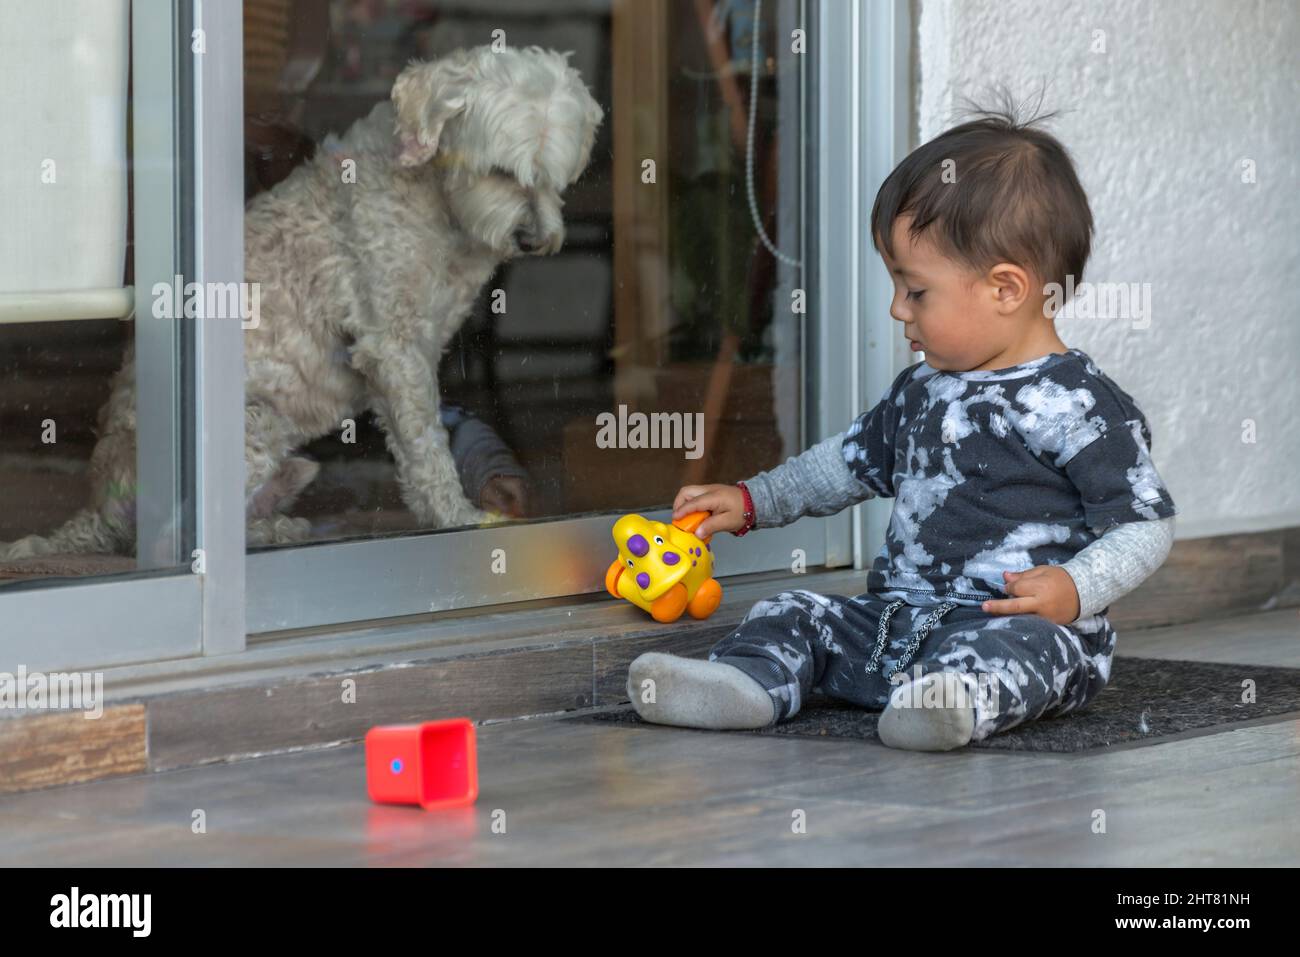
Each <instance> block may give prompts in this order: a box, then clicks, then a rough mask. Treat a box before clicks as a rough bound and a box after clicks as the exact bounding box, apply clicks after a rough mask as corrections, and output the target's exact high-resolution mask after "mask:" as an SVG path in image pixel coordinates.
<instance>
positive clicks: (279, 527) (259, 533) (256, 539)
mask: <svg viewBox="0 0 1300 957" xmlns="http://www.w3.org/2000/svg"><path fill="white" fill-rule="evenodd" d="M309 538H311V522H310V521H308V520H307V519H305V518H291V517H290V516H288V515H273V516H271V517H270V518H257V519H253V520H252V521H250V522H249V523H248V528H247V531H246V532H245V544H246V545H247V546H248V547H250V548H251V547H253V546H257V545H290V544H293V543H294V542H305V541H306V540H307V539H309Z"/></svg>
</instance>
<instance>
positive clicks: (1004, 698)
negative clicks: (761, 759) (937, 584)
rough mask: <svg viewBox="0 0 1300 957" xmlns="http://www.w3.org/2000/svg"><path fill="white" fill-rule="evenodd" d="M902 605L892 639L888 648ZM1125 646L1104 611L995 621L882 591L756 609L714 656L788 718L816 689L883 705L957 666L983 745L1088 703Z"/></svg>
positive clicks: (790, 599)
mask: <svg viewBox="0 0 1300 957" xmlns="http://www.w3.org/2000/svg"><path fill="white" fill-rule="evenodd" d="M891 604H892V605H895V610H894V611H893V613H892V615H891V616H890V617H889V618H888V621H887V623H886V625H885V632H886V634H887V637H886V640H885V641H884V642H883V643H878V631H879V629H880V619H881V616H882V614H885V613H886V611H887V610H889V608H890V606H891ZM927 624H928V625H929V627H928V629H927V627H926V626H927ZM927 631H928V633H927ZM918 637H919V638H920V641H919V643H918V642H917V641H916V639H917V638H918ZM878 644H879V645H880V647H881V650H880V652H879V654H877V653H876V649H877V647H878ZM913 644H915V648H914V650H913V651H912V654H910V655H908V654H907V650H908V648H909V646H911V645H913ZM1114 649H1115V632H1114V630H1113V629H1112V628H1111V626H1110V622H1109V621H1108V620H1107V619H1106V617H1105V616H1104V615H1097V616H1094V617H1092V618H1088V619H1084V620H1082V621H1077V622H1074V623H1072V624H1071V625H1070V626H1069V627H1067V626H1064V625H1057V624H1053V623H1052V622H1050V621H1048V620H1047V619H1046V618H1042V617H1040V616H1038V615H1008V616H996V615H989V614H986V613H985V612H983V611H981V610H980V608H979V606H977V605H957V606H955V607H948V608H935V607H916V606H912V605H906V604H901V605H900V604H899V603H893V602H891V601H889V600H888V599H885V598H880V597H878V596H876V595H874V594H872V593H870V592H867V593H865V594H862V595H858V596H857V597H854V598H846V597H844V596H842V595H821V594H818V593H816V592H811V591H807V590H804V589H795V590H793V591H784V592H781V593H780V594H779V595H775V596H773V597H772V598H767V599H764V600H763V601H760V602H758V603H757V604H755V605H754V607H753V608H751V609H750V611H749V614H747V615H746V616H745V619H744V621H742V622H741V623H740V624H739V625H737V626H736V628H735V629H734V630H733V631H732V632H731V633H730V634H729V635H727V636H726V637H725V638H723V639H722V640H721V641H719V642H718V643H717V644H715V645H714V646H713V647H712V648H711V649H710V650H709V660H710V661H722V662H725V663H726V664H729V665H734V666H735V667H737V668H740V669H741V670H742V671H744V672H745V673H746V674H748V675H750V676H751V677H753V678H754V679H756V680H757V681H758V682H759V683H760V684H761V685H762V686H763V687H764V688H766V689H767V690H768V693H769V694H770V695H771V696H772V700H773V703H774V704H775V706H776V722H780V721H784V720H786V719H788V718H792V717H794V715H796V714H797V713H798V712H799V708H800V707H801V705H802V702H803V701H804V699H805V698H806V697H807V695H808V694H809V693H811V692H814V691H816V692H821V693H823V694H826V695H830V696H831V697H834V698H839V699H842V700H845V701H851V702H853V703H854V704H857V705H861V706H862V707H864V708H868V709H872V710H880V709H882V708H884V707H885V705H886V704H887V703H888V701H889V696H890V693H891V692H892V691H893V690H894V689H895V688H896V687H898V685H899V684H900V683H901V682H902V681H904V680H911V679H913V678H917V677H920V676H921V675H924V674H928V673H929V672H931V671H954V672H957V673H958V674H960V675H963V679H962V680H963V681H964V682H965V683H966V686H967V688H968V689H969V691H970V692H971V694H972V695H973V701H974V703H975V712H976V714H975V731H974V734H973V735H972V740H975V741H979V740H981V739H983V738H986V737H988V736H989V735H991V734H996V733H997V732H999V731H1005V730H1006V729H1007V728H1010V727H1013V726H1015V725H1017V724H1020V723H1021V722H1022V721H1032V720H1034V719H1035V718H1041V717H1051V716H1055V715H1062V714H1066V713H1068V712H1071V711H1074V710H1076V709H1079V708H1082V707H1083V706H1085V705H1086V704H1088V703H1089V702H1090V701H1092V699H1093V698H1094V697H1096V695H1097V694H1098V693H1099V692H1100V691H1101V689H1102V688H1104V687H1105V686H1106V681H1107V680H1108V679H1109V677H1110V666H1111V656H1112V654H1113V652H1114ZM873 659H874V660H873ZM900 659H902V660H903V668H902V669H901V670H900V671H898V672H897V673H896V674H895V669H896V668H897V666H898V663H899V661H900ZM891 676H892V678H893V680H892V681H891V680H890V679H891ZM774 723H775V722H774Z"/></svg>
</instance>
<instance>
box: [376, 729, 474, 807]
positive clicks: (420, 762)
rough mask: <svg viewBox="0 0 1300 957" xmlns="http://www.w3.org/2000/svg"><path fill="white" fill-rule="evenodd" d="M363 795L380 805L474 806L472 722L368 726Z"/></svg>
mask: <svg viewBox="0 0 1300 957" xmlns="http://www.w3.org/2000/svg"><path fill="white" fill-rule="evenodd" d="M366 792H367V793H368V794H369V795H370V800H372V801H375V802H378V803H380V804H418V805H420V807H422V808H424V809H425V810H426V811H428V810H432V809H434V808H445V807H460V806H462V805H465V804H473V803H474V802H475V801H476V800H477V799H478V754H477V749H476V745H475V739H474V723H473V722H472V721H470V720H469V719H468V718H448V719H446V720H443V721H426V722H424V723H423V724H390V725H383V726H380V727H377V728H371V729H370V731H369V732H368V733H367V734H366Z"/></svg>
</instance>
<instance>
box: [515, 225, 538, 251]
mask: <svg viewBox="0 0 1300 957" xmlns="http://www.w3.org/2000/svg"><path fill="white" fill-rule="evenodd" d="M515 245H516V246H518V247H519V248H520V249H521V250H522V251H523V252H526V253H531V252H536V251H537V250H538V249H539V248H540V247H539V246H538V244H537V243H536V242H534V241H533V237H532V235H531V234H530V233H529V232H528V231H527V230H526V229H520V230H518V231H517V232H516V233H515Z"/></svg>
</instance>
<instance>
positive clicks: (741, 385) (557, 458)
mask: <svg viewBox="0 0 1300 957" xmlns="http://www.w3.org/2000/svg"><path fill="white" fill-rule="evenodd" d="M754 12H755V4H754V3H753V2H751V0H745V2H733V0H670V2H648V0H636V2H609V0H605V2H598V0H570V2H548V3H546V4H540V3H537V4H533V3H520V2H514V0H512V2H505V0H502V2H485V0H476V2H473V3H465V2H461V3H448V2H415V3H412V2H408V0H387V2H386V0H314V2H312V0H297V2H292V3H291V2H289V0H246V2H245V4H244V31H245V77H244V83H245V95H246V104H245V105H246V127H245V133H246V138H247V139H246V156H247V163H246V169H245V173H246V184H247V195H248V198H249V205H248V207H247V211H246V227H245V254H246V268H247V271H246V278H247V279H248V280H249V281H250V282H256V283H258V288H259V289H260V296H261V299H260V303H261V305H260V310H261V311H260V324H259V325H258V327H257V328H255V329H249V330H248V331H246V332H245V355H246V360H247V363H248V372H249V397H250V401H252V402H253V403H254V410H253V411H252V412H250V424H251V426H250V427H251V431H250V435H249V443H250V444H249V450H248V455H249V460H250V487H249V489H248V495H249V500H250V502H251V503H252V506H251V507H252V510H253V515H252V522H251V526H250V537H249V543H250V547H258V546H262V545H267V544H273V545H278V544H286V543H291V542H295V541H325V540H332V539H342V538H350V537H357V536H376V535H384V534H392V533H403V532H410V531H412V530H416V529H445V528H458V527H465V526H467V525H476V524H478V523H481V522H484V521H502V520H504V521H528V520H536V519H553V518H557V517H562V516H567V515H575V514H582V513H591V512H600V513H605V512H612V511H631V510H644V509H649V508H653V507H657V506H664V505H668V504H670V503H671V502H672V500H673V497H674V495H675V493H676V491H677V489H678V488H680V486H681V485H683V484H687V483H710V482H727V483H729V482H733V481H735V480H737V479H741V478H745V477H747V476H750V475H752V474H754V473H756V472H758V471H760V470H762V469H765V468H770V467H771V466H773V465H775V464H777V463H778V462H780V461H782V460H783V459H784V457H785V456H787V455H791V454H796V453H798V452H799V451H800V450H801V449H802V448H803V416H804V403H803V395H804V390H805V385H806V383H805V378H804V371H803V370H804V356H803V349H802V343H803V340H804V335H805V329H804V321H803V320H804V309H803V306H804V303H805V302H806V298H807V297H806V293H807V289H806V285H805V282H804V279H803V272H802V267H801V265H800V260H801V257H802V250H801V247H802V240H803V236H804V233H805V226H806V223H805V222H804V218H803V195H804V190H803V188H802V179H803V170H804V166H805V163H806V158H805V156H804V144H803V139H802V135H803V134H802V130H803V115H802V100H803V97H802V75H803V72H804V65H803V62H802V61H803V56H802V54H801V52H799V51H797V50H792V43H793V42H794V32H795V31H796V29H797V28H799V27H801V26H802V22H803V21H802V17H803V16H804V5H803V4H802V3H798V2H793V0H781V2H768V3H765V4H763V5H762V16H761V23H758V24H756V23H755V21H754ZM534 45H536V47H537V49H535V48H534ZM557 50H558V51H571V53H569V54H568V55H567V58H566V57H565V56H561V55H559V54H556V53H554V52H553V51H557ZM458 51H459V52H458ZM755 62H756V63H757V70H756V71H755V70H754V69H753V68H752V64H753V63H755ZM572 70H576V71H577V72H576V74H574V73H573V72H571V71H572ZM751 115H752V117H753V129H752V131H751V129H750V119H751ZM770 247H775V249H776V250H777V251H778V252H779V256H778V255H774V253H773V252H772V251H771V248H770Z"/></svg>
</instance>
